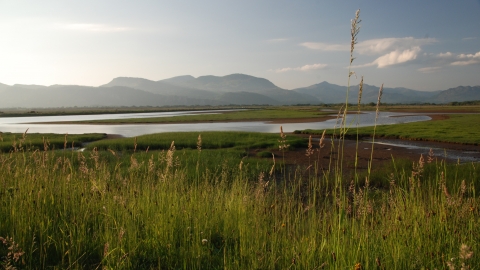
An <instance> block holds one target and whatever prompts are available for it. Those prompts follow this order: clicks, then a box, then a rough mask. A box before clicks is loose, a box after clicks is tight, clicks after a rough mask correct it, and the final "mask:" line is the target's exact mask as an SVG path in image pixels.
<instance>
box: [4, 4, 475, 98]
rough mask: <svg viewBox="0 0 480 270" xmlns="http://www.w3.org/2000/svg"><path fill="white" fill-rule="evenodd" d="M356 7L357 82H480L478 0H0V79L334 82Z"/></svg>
mask: <svg viewBox="0 0 480 270" xmlns="http://www.w3.org/2000/svg"><path fill="white" fill-rule="evenodd" d="M357 9H360V10H361V12H360V18H361V20H362V22H361V29H360V33H359V35H358V44H357V45H356V48H355V53H354V54H355V57H356V59H355V61H354V62H353V65H354V67H353V70H354V71H355V72H356V74H357V75H358V76H361V75H363V76H364V80H365V83H367V84H373V85H380V84H381V83H385V86H386V87H407V88H413V89H417V90H427V91H428V90H445V89H448V88H450V87H456V86H459V85H472V86H473V85H480V16H479V14H480V0H471V1H467V0H459V1H451V0H434V1H433V0H422V1H409V0H402V1H373V0H372V1H282V0H275V1H273V0H272V1H270V0H255V1H251V0H241V1H228V0H223V1H220V0H219V1H211V0H204V1H182V0H176V1H121V0H116V1H113V0H112V1H110V0H104V1H102V0H94V1H90V0H84V1H64V0H61V1H60V0H59V1H50V0H43V1H22V0H12V1H6V0H0V34H1V39H0V82H1V83H4V84H9V85H12V84H16V83H19V84H41V85H52V84H80V85H91V86H98V85H102V84H105V83H108V82H109V81H110V80H111V79H113V78H115V77H119V76H128V77H141V78H146V79H150V80H161V79H166V78H170V77H174V76H179V75H193V76H195V77H198V76H203V75H216V76H224V75H228V74H232V73H243V74H249V75H252V76H256V77H262V78H266V79H268V80H270V81H272V82H273V83H274V84H276V85H278V86H279V87H282V88H286V89H293V88H297V87H304V86H309V85H312V84H316V83H320V82H322V81H328V82H330V83H335V84H339V85H346V84H347V75H348V69H347V67H348V63H349V57H350V56H349V49H350V47H349V43H350V21H351V19H352V18H353V17H354V15H355V11H356V10H357ZM358 80H359V78H358V79H355V78H353V83H354V84H356V83H358Z"/></svg>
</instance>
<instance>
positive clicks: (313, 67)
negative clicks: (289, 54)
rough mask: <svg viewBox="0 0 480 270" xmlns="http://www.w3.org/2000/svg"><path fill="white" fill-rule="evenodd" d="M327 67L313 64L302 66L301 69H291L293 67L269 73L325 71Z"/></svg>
mask: <svg viewBox="0 0 480 270" xmlns="http://www.w3.org/2000/svg"><path fill="white" fill-rule="evenodd" d="M326 67H327V64H311V65H304V66H301V67H294V68H291V67H286V68H278V69H274V70H269V71H273V72H276V73H282V72H287V71H310V70H317V69H323V68H326Z"/></svg>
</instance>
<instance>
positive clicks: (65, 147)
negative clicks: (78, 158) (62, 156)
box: [63, 133, 68, 150]
mask: <svg viewBox="0 0 480 270" xmlns="http://www.w3.org/2000/svg"><path fill="white" fill-rule="evenodd" d="M67 136H68V133H65V138H64V139H63V150H66V149H67Z"/></svg>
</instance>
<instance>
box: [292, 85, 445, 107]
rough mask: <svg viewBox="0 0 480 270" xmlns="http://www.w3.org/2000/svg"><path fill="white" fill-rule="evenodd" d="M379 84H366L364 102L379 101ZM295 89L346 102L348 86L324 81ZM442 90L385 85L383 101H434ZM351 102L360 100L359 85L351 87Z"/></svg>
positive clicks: (320, 98) (322, 100)
mask: <svg viewBox="0 0 480 270" xmlns="http://www.w3.org/2000/svg"><path fill="white" fill-rule="evenodd" d="M379 88H380V87H379V86H373V85H368V84H364V85H363V91H362V100H361V102H362V103H369V102H377V99H378V90H379ZM294 91H296V92H299V93H302V94H308V95H312V96H314V97H316V98H317V99H319V100H320V101H321V102H323V103H345V100H346V93H347V87H346V86H339V85H336V84H330V83H328V82H322V83H319V84H314V85H311V86H309V87H304V88H297V89H294ZM439 92H440V91H435V92H425V91H417V90H412V89H407V88H388V87H384V89H383V95H382V102H384V103H418V102H432V101H431V99H432V97H433V96H435V95H436V94H437V93H439ZM348 96H349V98H348V101H349V103H357V102H358V85H354V86H351V87H350V91H349V93H348ZM446 102H448V101H446Z"/></svg>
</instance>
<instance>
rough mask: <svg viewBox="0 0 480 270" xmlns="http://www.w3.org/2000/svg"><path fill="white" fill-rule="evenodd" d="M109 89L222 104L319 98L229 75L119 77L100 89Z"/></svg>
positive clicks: (309, 101) (301, 102)
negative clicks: (122, 89) (128, 88)
mask: <svg viewBox="0 0 480 270" xmlns="http://www.w3.org/2000/svg"><path fill="white" fill-rule="evenodd" d="M111 86H125V87H131V88H135V89H140V90H144V91H148V92H151V93H155V94H161V95H177V96H188V97H192V98H203V99H211V100H215V101H220V102H222V103H223V104H245V105H250V104H269V105H280V104H287V105H291V104H306V103H309V104H318V103H319V101H318V99H317V98H315V97H313V96H310V95H305V94H302V93H298V92H295V91H291V90H285V89H282V88H280V87H278V86H276V85H274V84H273V83H272V82H270V81H269V80H266V79H263V78H257V77H253V76H250V75H244V74H232V75H227V76H223V77H218V76H201V77H198V78H194V77H192V76H188V75H187V76H179V77H173V78H170V79H166V80H161V81H150V80H146V79H141V78H128V77H119V78H115V79H113V80H112V81H111V82H109V83H108V84H105V85H102V87H111ZM227 93H230V94H227ZM233 93H237V94H233ZM238 93H243V96H242V97H240V95H239V94H238ZM247 93H250V94H247ZM259 95H261V96H259Z"/></svg>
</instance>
